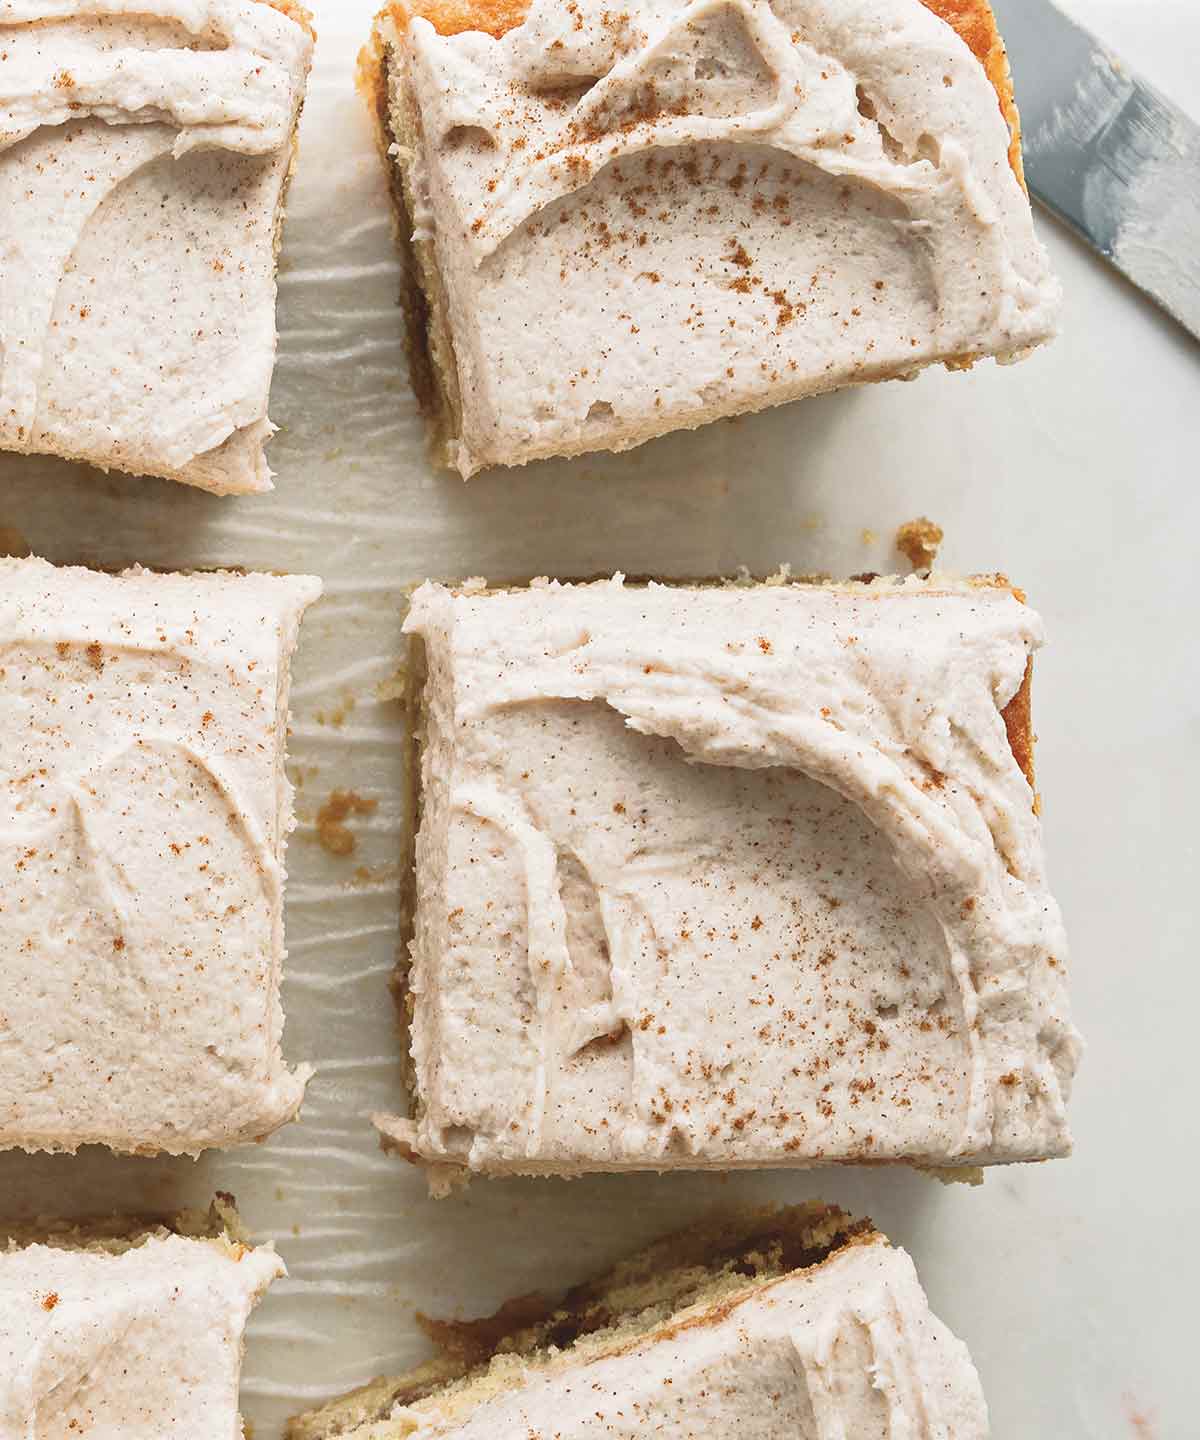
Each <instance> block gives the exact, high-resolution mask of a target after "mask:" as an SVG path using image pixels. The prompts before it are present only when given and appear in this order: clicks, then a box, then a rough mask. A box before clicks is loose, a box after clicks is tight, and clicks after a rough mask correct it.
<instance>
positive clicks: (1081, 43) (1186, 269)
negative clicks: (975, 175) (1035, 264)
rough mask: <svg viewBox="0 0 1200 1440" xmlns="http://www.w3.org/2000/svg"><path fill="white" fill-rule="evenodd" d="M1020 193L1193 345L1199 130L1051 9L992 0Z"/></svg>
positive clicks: (1199, 243)
mask: <svg viewBox="0 0 1200 1440" xmlns="http://www.w3.org/2000/svg"><path fill="white" fill-rule="evenodd" d="M992 9H993V10H994V11H995V12H996V19H997V21H998V22H999V26H1000V33H1001V35H1002V36H1003V37H1004V43H1005V46H1006V47H1007V49H1008V54H1009V60H1010V62H1011V65H1012V71H1013V80H1014V84H1015V87H1016V93H1017V106H1018V108H1019V109H1020V112H1021V130H1022V135H1023V145H1024V151H1025V175H1026V179H1027V180H1028V182H1029V188H1030V190H1031V191H1032V192H1033V194H1034V195H1036V196H1037V198H1038V199H1039V200H1041V201H1042V203H1043V204H1045V205H1046V206H1048V207H1049V209H1051V210H1052V211H1054V212H1055V214H1057V215H1059V216H1061V217H1062V219H1064V220H1065V221H1066V222H1067V223H1068V224H1069V225H1071V226H1072V227H1073V228H1074V229H1075V230H1077V231H1078V232H1079V234H1080V235H1082V236H1083V238H1084V239H1085V240H1087V241H1088V242H1089V243H1090V244H1092V245H1093V246H1095V248H1096V249H1097V250H1098V251H1099V252H1100V253H1101V255H1103V256H1104V257H1105V258H1106V259H1108V260H1110V261H1111V262H1112V263H1113V264H1114V265H1115V266H1116V267H1117V269H1118V270H1121V271H1123V272H1124V274H1125V275H1127V276H1128V277H1129V279H1130V280H1132V281H1133V283H1134V284H1135V285H1136V286H1138V288H1139V289H1141V290H1143V291H1145V293H1146V294H1147V295H1149V296H1150V298H1151V299H1152V300H1155V301H1157V303H1158V304H1159V305H1161V306H1162V307H1163V309H1164V310H1166V311H1168V312H1169V313H1170V314H1172V315H1174V316H1175V318H1176V319H1177V320H1178V321H1179V322H1180V323H1181V324H1183V325H1184V326H1186V327H1187V329H1188V330H1190V331H1191V332H1192V334H1193V335H1195V336H1196V337H1197V338H1198V339H1200V126H1197V125H1196V124H1195V122H1193V121H1192V120H1190V119H1189V118H1188V117H1187V116H1186V115H1185V114H1184V113H1183V111H1182V110H1180V109H1179V108H1178V107H1177V106H1175V105H1173V104H1172V103H1171V102H1170V101H1169V100H1168V99H1166V97H1165V96H1163V95H1161V94H1159V92H1158V91H1157V90H1155V89H1154V88H1153V86H1151V85H1148V84H1147V83H1146V82H1145V81H1144V80H1141V79H1139V78H1138V76H1136V75H1134V74H1132V73H1131V72H1130V70H1129V69H1128V67H1127V66H1125V65H1123V64H1122V63H1121V61H1120V60H1119V59H1118V58H1117V57H1116V56H1115V55H1113V54H1111V53H1110V52H1109V51H1108V50H1106V49H1105V48H1104V46H1102V45H1101V44H1100V42H1099V41H1098V40H1096V39H1095V38H1094V37H1093V36H1092V35H1089V34H1088V32H1087V31H1086V30H1085V29H1083V27H1082V26H1080V25H1077V24H1076V23H1075V22H1074V20H1072V19H1070V18H1069V17H1068V16H1066V15H1064V14H1063V12H1062V11H1061V10H1059V9H1058V8H1057V7H1056V6H1055V5H1053V4H1052V3H1051V0H992Z"/></svg>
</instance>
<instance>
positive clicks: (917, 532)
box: [896, 515, 946, 570]
mask: <svg viewBox="0 0 1200 1440" xmlns="http://www.w3.org/2000/svg"><path fill="white" fill-rule="evenodd" d="M945 538H946V536H945V531H944V530H943V529H942V527H941V526H940V525H937V524H935V523H934V522H933V521H932V520H929V519H927V518H926V517H925V516H924V515H920V516H918V517H917V519H915V520H906V521H905V522H904V524H903V525H901V526H900V528H899V529H898V530H897V531H896V549H897V550H899V551H900V553H901V554H902V555H905V556H907V557H908V560H909V563H910V564H911V565H912V567H913V569H914V570H928V569H930V568H931V567H932V566H933V564H934V562H935V561H936V560H937V556H938V548H939V547H940V545H941V543H942V541H943V540H944V539H945Z"/></svg>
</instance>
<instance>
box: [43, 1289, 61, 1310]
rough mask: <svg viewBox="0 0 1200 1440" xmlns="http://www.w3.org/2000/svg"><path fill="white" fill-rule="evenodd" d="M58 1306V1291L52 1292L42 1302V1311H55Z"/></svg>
mask: <svg viewBox="0 0 1200 1440" xmlns="http://www.w3.org/2000/svg"><path fill="white" fill-rule="evenodd" d="M57 1304H58V1293H57V1291H54V1290H51V1292H50V1293H49V1295H47V1296H46V1297H45V1298H44V1299H43V1301H42V1309H43V1310H53V1309H54V1307H55V1306H56V1305H57Z"/></svg>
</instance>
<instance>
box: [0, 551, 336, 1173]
mask: <svg viewBox="0 0 1200 1440" xmlns="http://www.w3.org/2000/svg"><path fill="white" fill-rule="evenodd" d="M319 593H320V582H319V581H317V580H314V579H311V578H308V577H303V576H301V577H292V578H284V577H275V576H268V575H229V574H219V575H178V574H176V575H156V574H151V573H150V572H148V571H142V570H134V571H129V572H127V573H126V574H124V575H119V576H113V575H102V574H97V573H94V572H92V571H88V570H80V569H56V568H54V567H53V566H50V565H47V564H45V563H44V562H42V561H40V560H0V920H2V922H3V923H2V924H0V990H2V992H3V995H4V999H3V1002H0V1148H12V1147H23V1148H25V1149H28V1150H35V1149H47V1150H57V1149H66V1150H73V1149H74V1148H75V1147H76V1146H78V1145H81V1144H86V1143H89V1142H97V1143H101V1144H105V1145H109V1146H112V1147H113V1148H114V1149H117V1150H137V1151H155V1150H167V1151H170V1152H172V1153H180V1152H187V1153H195V1152H197V1151H199V1150H201V1149H204V1148H205V1147H207V1146H219V1145H231V1144H236V1143H240V1142H245V1141H250V1140H255V1139H259V1138H262V1137H264V1136H265V1135H267V1134H269V1133H270V1132H271V1131H272V1130H274V1129H275V1128H276V1127H277V1126H279V1125H281V1124H282V1123H283V1122H284V1121H285V1120H287V1119H289V1118H290V1117H291V1116H292V1115H294V1113H295V1112H296V1110H297V1108H298V1107H299V1104H300V1100H301V1097H302V1094H303V1089H304V1081H305V1080H306V1078H307V1076H308V1074H309V1073H310V1072H309V1071H308V1069H307V1067H305V1068H303V1069H301V1070H300V1071H298V1072H295V1073H293V1072H290V1071H289V1070H288V1069H287V1067H286V1066H285V1064H284V1062H283V1058H282V1055H281V1053H280V1037H281V1033H282V1029H283V1012H282V1009H281V1007H280V1002H279V973H280V965H281V963H282V959H283V953H284V952H283V884H284V868H283V857H284V846H285V841H286V837H287V834H288V831H289V830H290V829H291V827H292V823H293V822H292V814H291V790H290V786H289V785H288V782H287V778H286V776H285V774H284V748H285V737H286V729H287V714H288V684H289V660H290V657H291V653H292V650H293V648H294V646H295V643H296V636H297V630H298V627H299V623H300V616H301V614H302V612H303V610H304V608H305V606H306V605H308V604H309V602H310V601H312V600H314V599H315V598H316V596H317V595H318V594H319Z"/></svg>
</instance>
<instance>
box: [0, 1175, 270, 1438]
mask: <svg viewBox="0 0 1200 1440" xmlns="http://www.w3.org/2000/svg"><path fill="white" fill-rule="evenodd" d="M239 1236H240V1227H239V1226H238V1223H237V1216H236V1213H235V1212H234V1211H233V1210H232V1208H231V1206H230V1205H229V1204H228V1203H227V1200H224V1199H223V1200H221V1201H219V1202H218V1203H217V1205H216V1206H215V1207H214V1211H213V1215H212V1217H211V1218H210V1220H209V1221H207V1222H206V1221H204V1220H202V1219H201V1217H196V1216H187V1215H185V1216H181V1217H179V1218H178V1220H176V1221H173V1222H171V1223H170V1224H169V1225H168V1224H157V1225H148V1226H144V1227H142V1226H137V1225H125V1224H122V1223H120V1222H116V1223H113V1224H111V1225H110V1224H98V1225H84V1226H79V1227H76V1226H71V1225H66V1224H63V1225H57V1226H54V1227H51V1228H48V1229H46V1228H43V1229H41V1230H23V1231H21V1232H16V1231H10V1230H7V1229H6V1228H5V1226H4V1225H3V1223H0V1434H3V1435H5V1436H11V1437H14V1440H15V1437H16V1436H21V1437H22V1440H75V1437H76V1436H80V1437H85V1436H89V1435H95V1436H103V1437H104V1440H126V1437H128V1440H151V1437H153V1440H158V1437H162V1440H166V1437H167V1436H178V1437H179V1440H231V1437H233V1436H235V1435H237V1436H240V1435H241V1434H242V1424H241V1420H240V1419H239V1417H238V1380H239V1376H240V1374H241V1368H242V1343H243V1332H244V1331H245V1328H246V1321H247V1320H248V1319H249V1316H250V1312H251V1311H252V1310H253V1309H254V1307H255V1305H257V1303H258V1301H259V1300H260V1299H261V1298H262V1296H263V1295H264V1294H265V1293H266V1290H267V1287H268V1286H269V1285H270V1284H271V1282H272V1281H273V1280H275V1279H276V1278H277V1277H278V1276H280V1275H283V1274H285V1273H286V1271H285V1270H284V1265H283V1261H282V1260H280V1258H279V1257H278V1256H277V1255H276V1254H275V1252H274V1251H273V1250H272V1249H271V1247H270V1246H269V1245H268V1246H262V1247H260V1248H258V1249H251V1248H250V1247H249V1246H248V1245H246V1244H245V1243H244V1242H243V1241H242V1240H241V1239H240V1238H239Z"/></svg>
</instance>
